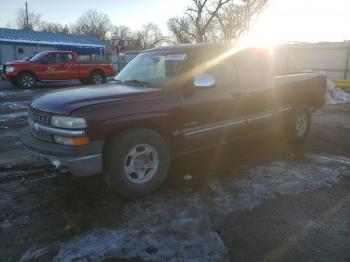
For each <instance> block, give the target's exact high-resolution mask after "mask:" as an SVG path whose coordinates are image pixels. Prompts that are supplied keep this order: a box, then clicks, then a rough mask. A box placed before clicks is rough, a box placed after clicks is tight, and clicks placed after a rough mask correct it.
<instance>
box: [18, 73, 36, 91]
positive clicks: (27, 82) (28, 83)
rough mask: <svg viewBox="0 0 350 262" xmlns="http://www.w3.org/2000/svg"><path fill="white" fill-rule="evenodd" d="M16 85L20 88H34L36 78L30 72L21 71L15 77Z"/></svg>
mask: <svg viewBox="0 0 350 262" xmlns="http://www.w3.org/2000/svg"><path fill="white" fill-rule="evenodd" d="M17 86H18V87H20V88H34V87H35V86H36V78H35V76H34V75H33V74H31V73H22V74H20V75H19V76H18V78H17Z"/></svg>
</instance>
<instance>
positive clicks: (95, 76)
mask: <svg viewBox="0 0 350 262" xmlns="http://www.w3.org/2000/svg"><path fill="white" fill-rule="evenodd" d="M90 83H91V84H93V85H100V84H103V83H106V77H105V76H104V74H103V73H102V72H101V71H94V72H92V74H91V76H90Z"/></svg>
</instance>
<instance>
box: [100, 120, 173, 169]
mask: <svg viewBox="0 0 350 262" xmlns="http://www.w3.org/2000/svg"><path fill="white" fill-rule="evenodd" d="M135 129H150V130H152V131H154V132H157V133H158V134H159V135H161V137H162V138H163V139H164V141H165V143H166V144H167V145H168V147H169V152H170V154H171V152H172V149H173V144H172V143H171V139H170V134H169V132H167V131H166V130H165V129H164V128H162V127H160V126H159V125H157V124H155V123H149V124H142V125H137V124H136V125H131V126H127V127H124V128H120V129H118V130H117V131H115V132H112V133H111V134H110V135H109V136H107V138H105V139H104V143H103V150H102V161H103V167H104V166H105V163H106V155H107V154H108V150H109V149H110V145H111V144H112V143H111V142H112V141H113V140H114V139H116V138H117V137H118V136H122V135H123V134H125V133H126V132H128V131H130V130H135Z"/></svg>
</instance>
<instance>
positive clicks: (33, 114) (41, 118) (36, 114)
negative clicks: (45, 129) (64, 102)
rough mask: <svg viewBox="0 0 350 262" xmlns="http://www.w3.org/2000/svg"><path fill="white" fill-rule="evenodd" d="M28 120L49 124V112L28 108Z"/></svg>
mask: <svg viewBox="0 0 350 262" xmlns="http://www.w3.org/2000/svg"><path fill="white" fill-rule="evenodd" d="M29 120H31V121H33V122H34V123H41V124H46V125H50V124H51V114H50V113H47V112H42V111H37V110H30V111H29Z"/></svg>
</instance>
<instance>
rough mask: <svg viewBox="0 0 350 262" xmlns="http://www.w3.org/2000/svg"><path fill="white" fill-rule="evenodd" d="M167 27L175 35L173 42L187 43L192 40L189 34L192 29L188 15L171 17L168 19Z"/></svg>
mask: <svg viewBox="0 0 350 262" xmlns="http://www.w3.org/2000/svg"><path fill="white" fill-rule="evenodd" d="M168 29H169V31H170V32H172V34H173V36H174V37H175V40H176V41H175V42H176V43H178V44H187V43H191V42H193V41H194V37H193V35H192V34H191V32H192V31H193V28H192V25H191V22H190V20H189V19H188V17H184V16H182V17H172V18H170V19H169V20H168Z"/></svg>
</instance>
